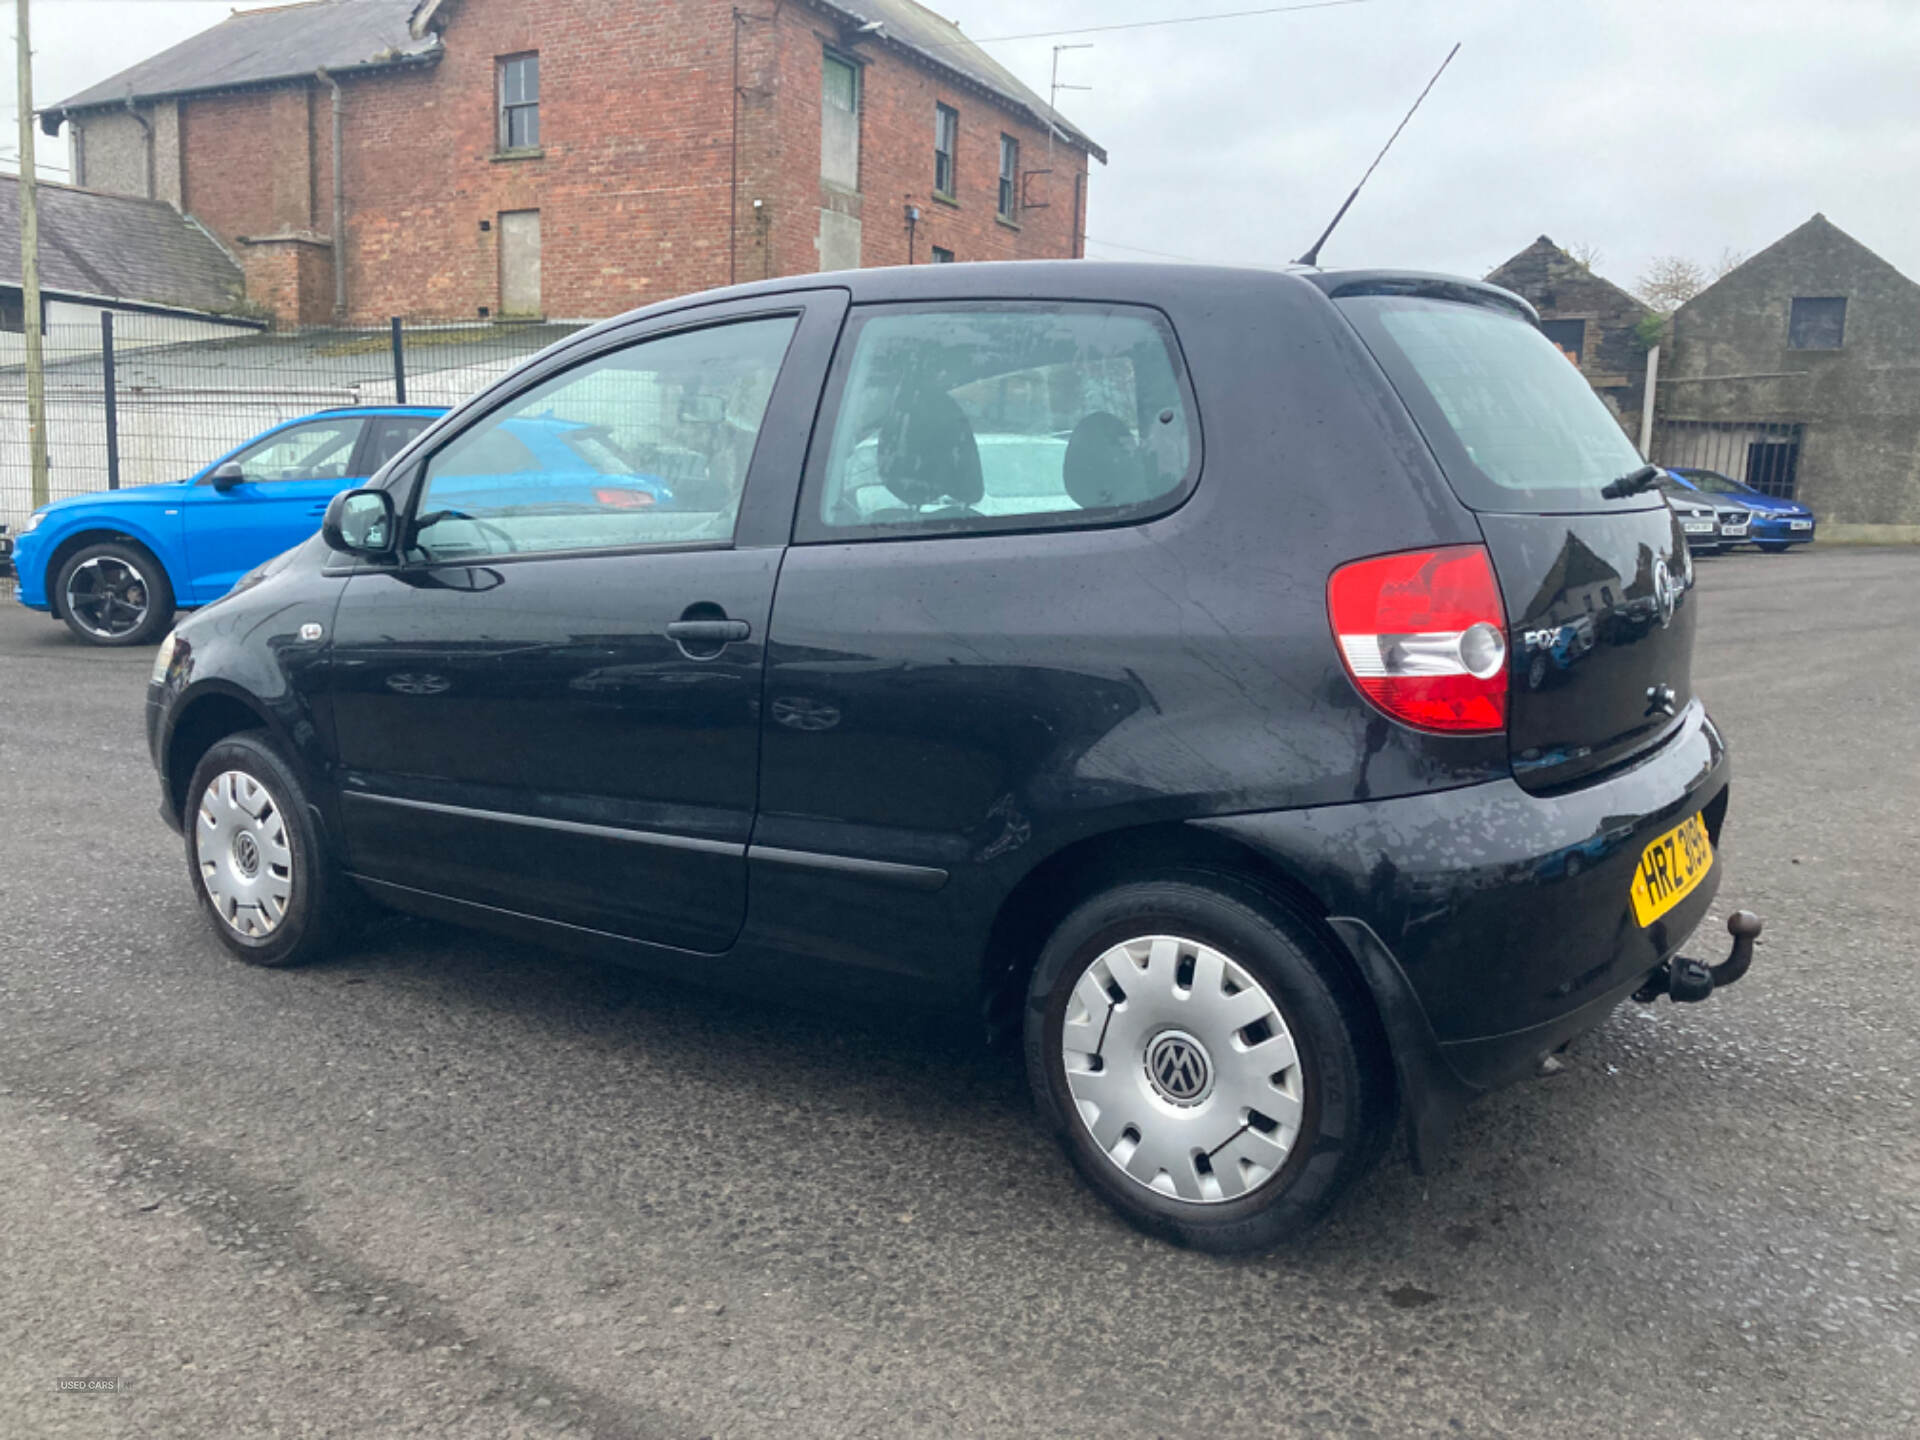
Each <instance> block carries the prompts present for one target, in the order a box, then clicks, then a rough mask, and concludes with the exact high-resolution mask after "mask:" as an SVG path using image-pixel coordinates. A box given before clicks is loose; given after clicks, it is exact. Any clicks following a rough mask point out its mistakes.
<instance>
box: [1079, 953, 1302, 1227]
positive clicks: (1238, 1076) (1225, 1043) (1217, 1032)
mask: <svg viewBox="0 0 1920 1440" xmlns="http://www.w3.org/2000/svg"><path fill="white" fill-rule="evenodd" d="M1060 1050H1061V1058H1062V1059H1063V1060H1064V1061H1065V1064H1066V1072H1067V1089H1068V1090H1069V1091H1070V1092H1071V1093H1072V1095H1073V1102H1074V1109H1075V1111H1076V1113H1077V1114H1078V1115H1079V1117H1080V1123H1081V1124H1082V1125H1083V1126H1084V1127H1085V1129H1086V1132H1087V1134H1088V1135H1090V1136H1091V1137H1092V1138H1093V1143H1094V1145H1095V1146H1096V1147H1098V1148H1099V1150H1100V1151H1101V1153H1102V1154H1104V1155H1105V1156H1106V1157H1107V1159H1108V1160H1109V1161H1110V1162H1111V1163H1112V1164H1113V1165H1114V1166H1115V1167H1116V1168H1117V1169H1118V1170H1119V1171H1120V1172H1121V1173H1122V1174H1124V1175H1125V1176H1126V1177H1127V1178H1128V1179H1129V1180H1132V1181H1133V1182H1134V1183H1135V1184H1138V1185H1142V1186H1145V1187H1146V1188H1147V1189H1149V1190H1153V1191H1155V1192H1157V1193H1158V1194H1161V1195H1165V1196H1167V1197H1169V1198H1171V1199H1176V1200H1186V1201H1191V1202H1193V1203H1195V1204H1202V1205H1204V1204H1218V1203H1220V1202H1222V1201H1227V1200H1236V1199H1239V1198H1240V1197H1241V1196H1243V1195H1246V1194H1247V1193H1249V1192H1250V1191H1252V1190H1254V1189H1256V1188H1258V1187H1259V1186H1260V1185H1263V1184H1265V1183H1266V1182H1267V1181H1268V1180H1271V1179H1272V1178H1273V1176H1274V1175H1275V1174H1276V1173H1277V1172H1278V1171H1279V1169H1280V1167H1281V1166H1282V1165H1283V1164H1285V1163H1286V1159H1287V1156H1288V1155H1289V1154H1290V1153H1291V1152H1292V1150H1293V1146H1294V1142H1295V1141H1296V1140H1298V1139H1299V1136H1300V1122H1301V1118H1302V1116H1303V1114H1304V1113H1305V1102H1306V1090H1305V1076H1304V1074H1303V1073H1302V1070H1301V1065H1300V1057H1299V1054H1298V1052H1297V1050H1296V1049H1295V1047H1294V1042H1293V1036H1292V1034H1291V1032H1289V1031H1288V1029H1287V1024H1286V1021H1285V1020H1284V1019H1283V1018H1282V1016H1281V1014H1280V1009H1279V1007H1278V1006H1277V1005H1275V1004H1274V1002H1273V999H1272V998H1271V997H1270V996H1269V995H1268V994H1267V992H1266V990H1265V989H1264V988H1263V987H1262V986H1261V985H1260V983H1259V982H1258V981H1256V980H1255V979H1254V978H1253V976H1252V975H1251V974H1250V973H1248V972H1247V971H1246V970H1245V969H1243V968H1242V967H1241V966H1239V965H1237V964H1235V963H1234V962H1233V961H1232V960H1231V959H1229V958H1228V957H1227V956H1226V955H1224V954H1222V953H1221V952H1220V951H1218V950H1216V949H1214V948H1213V947H1212V946H1210V945H1203V944H1201V943H1200V942H1199V941H1197V940H1190V939H1183V938H1181V937H1178V936H1173V935H1143V936H1140V937H1138V938H1136V939H1131V940H1124V941H1122V942H1120V943H1119V944H1117V945H1114V946H1111V947H1109V948H1108V949H1106V950H1104V951H1102V952H1101V953H1100V954H1099V955H1098V956H1096V957H1095V958H1094V959H1093V960H1092V961H1091V962H1090V963H1089V964H1088V966H1087V968H1086V969H1085V970H1084V971H1082V972H1081V975H1080V978H1079V979H1078V980H1077V981H1076V982H1075V983H1074V987H1073V993H1072V995H1071V996H1069V997H1068V1000H1067V1013H1066V1020H1065V1023H1064V1025H1063V1026H1062V1029H1061V1037H1060ZM1196 1051H1197V1052H1198V1056H1197V1059H1198V1068H1199V1070H1200V1071H1201V1072H1202V1073H1200V1074H1199V1075H1198V1077H1196V1075H1195V1068H1196V1066H1195V1059H1196V1056H1195V1053H1194V1052H1196ZM1156 1068H1157V1070H1158V1073H1156Z"/></svg>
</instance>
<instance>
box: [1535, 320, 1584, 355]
mask: <svg viewBox="0 0 1920 1440" xmlns="http://www.w3.org/2000/svg"><path fill="white" fill-rule="evenodd" d="M1540 333H1541V334H1542V335H1544V336H1546V337H1547V339H1549V340H1551V341H1552V342H1553V343H1554V346H1555V348H1556V349H1558V350H1559V351H1560V353H1561V354H1562V355H1565V356H1566V357H1567V358H1568V359H1569V360H1571V361H1573V363H1574V364H1576V365H1578V364H1579V363H1580V360H1581V357H1582V356H1584V355H1585V354H1586V348H1587V322H1586V321H1584V320H1542V321H1541V322H1540Z"/></svg>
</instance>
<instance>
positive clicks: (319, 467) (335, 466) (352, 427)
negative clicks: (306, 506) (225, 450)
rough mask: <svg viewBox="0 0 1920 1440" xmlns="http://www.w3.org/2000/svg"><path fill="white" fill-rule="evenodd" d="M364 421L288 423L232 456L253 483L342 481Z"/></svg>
mask: <svg viewBox="0 0 1920 1440" xmlns="http://www.w3.org/2000/svg"><path fill="white" fill-rule="evenodd" d="M364 424H366V421H365V420H364V419H362V418H361V417H360V416H358V415H343V416H339V417H338V418H335V419H330V420H314V421H311V422H309V423H308V424H305V425H290V426H288V427H287V428H286V429H285V430H281V431H277V432H276V433H274V434H272V435H269V436H268V437H267V438H266V439H264V440H262V441H261V442H260V443H259V444H258V445H255V446H254V447H253V448H252V449H250V450H243V451H241V452H240V454H238V455H236V456H234V459H235V460H236V461H237V462H239V465H240V475H241V478H242V479H244V480H246V481H249V482H250V483H253V484H265V483H268V482H271V481H276V480H345V479H347V478H348V476H347V464H348V462H349V461H351V460H352V459H353V446H354V442H355V441H357V440H358V439H359V438H360V427H361V426H362V425H364Z"/></svg>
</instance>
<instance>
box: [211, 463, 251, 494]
mask: <svg viewBox="0 0 1920 1440" xmlns="http://www.w3.org/2000/svg"><path fill="white" fill-rule="evenodd" d="M208 478H209V479H210V480H212V481H213V488H214V489H216V490H218V491H219V492H220V493H221V494H223V495H224V494H226V492H227V491H229V490H231V489H233V487H234V486H236V485H238V484H240V483H241V482H242V481H244V480H245V479H246V478H247V472H246V471H244V470H242V469H241V468H240V462H239V461H238V460H229V461H227V463H226V464H224V465H222V466H220V467H219V468H218V469H216V470H215V471H214V472H213V474H212V475H210V476H209V477H208Z"/></svg>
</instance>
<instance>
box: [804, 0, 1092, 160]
mask: <svg viewBox="0 0 1920 1440" xmlns="http://www.w3.org/2000/svg"><path fill="white" fill-rule="evenodd" d="M811 3H812V4H814V5H815V6H816V7H817V8H819V9H820V10H823V11H825V12H827V13H828V14H830V15H833V16H834V17H835V18H836V19H839V20H841V21H842V23H844V24H848V25H850V26H859V25H863V24H866V23H868V22H870V21H874V20H878V21H880V22H881V25H882V27H883V28H882V29H881V31H880V33H879V35H878V36H875V37H869V40H868V43H871V42H872V41H873V40H875V39H877V40H878V41H879V42H880V43H881V44H890V45H894V46H897V47H898V48H900V49H902V50H905V51H908V52H909V53H911V54H912V55H914V56H915V57H916V58H917V59H919V60H921V61H922V62H927V63H931V64H933V65H936V66H939V67H941V68H944V69H947V70H951V71H954V72H956V73H957V74H959V75H960V76H962V77H963V78H965V79H967V80H971V81H972V82H973V83H974V84H976V85H978V86H980V87H981V88H982V89H984V90H987V91H990V92H991V93H992V94H994V95H995V96H997V97H998V98H999V99H1000V100H1002V101H1003V102H1005V103H1006V104H1007V105H1009V106H1011V107H1012V108H1013V109H1014V110H1015V111H1021V112H1025V113H1026V114H1027V115H1028V116H1029V117H1030V118H1031V119H1032V120H1033V122H1034V123H1035V124H1036V125H1038V126H1040V128H1041V129H1043V130H1044V129H1045V128H1046V127H1047V125H1048V123H1049V122H1051V123H1052V124H1054V125H1056V126H1058V127H1059V131H1060V133H1061V135H1062V136H1064V137H1065V138H1066V139H1067V140H1069V141H1070V142H1071V143H1073V144H1075V145H1078V146H1079V147H1080V148H1082V149H1084V150H1086V151H1087V152H1088V153H1089V154H1091V155H1092V156H1093V157H1094V158H1095V159H1097V160H1099V161H1100V162H1101V163H1102V164H1105V163H1106V159H1107V152H1106V151H1105V150H1102V149H1101V148H1100V147H1099V146H1098V145H1096V144H1094V143H1093V140H1092V139H1091V138H1090V137H1089V136H1088V135H1087V134H1086V132H1085V131H1083V130H1081V129H1080V128H1079V127H1078V126H1077V125H1074V124H1073V123H1072V122H1070V121H1069V120H1068V119H1067V118H1066V117H1065V116H1064V115H1062V114H1061V113H1060V112H1059V111H1058V110H1055V109H1053V108H1052V107H1051V106H1049V105H1048V104H1047V102H1046V101H1045V100H1043V99H1041V98H1040V97H1039V96H1038V95H1036V94H1035V93H1034V92H1033V91H1031V90H1029V89H1028V88H1027V87H1026V86H1025V85H1022V84H1021V83H1020V81H1019V80H1018V79H1017V78H1015V76H1014V74H1013V72H1012V71H1010V70H1008V69H1007V68H1006V67H1005V66H1004V65H1002V64H1001V63H1000V62H999V61H998V60H995V59H994V58H993V57H992V56H991V55H989V54H987V52H986V51H984V50H982V49H981V48H980V47H979V46H978V45H976V44H974V43H973V41H971V40H969V39H968V38H967V37H966V36H965V35H963V34H962V33H961V31H960V27H959V26H958V25H956V24H954V22H953V21H951V20H949V19H947V17H946V16H944V15H936V14H935V13H934V12H933V11H931V10H929V9H927V8H926V6H924V5H916V4H915V3H914V0H852V3H850V4H840V3H838V0H811Z"/></svg>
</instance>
